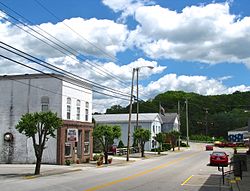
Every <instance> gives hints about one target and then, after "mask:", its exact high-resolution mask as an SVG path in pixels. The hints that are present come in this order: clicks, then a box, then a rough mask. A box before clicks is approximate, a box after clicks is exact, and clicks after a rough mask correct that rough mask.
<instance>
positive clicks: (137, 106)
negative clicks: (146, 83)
mask: <svg viewBox="0 0 250 191" xmlns="http://www.w3.org/2000/svg"><path fill="white" fill-rule="evenodd" d="M143 67H147V68H149V69H151V70H152V69H153V68H154V67H153V66H141V67H137V68H135V70H136V98H137V102H136V128H138V126H139V85H138V81H139V69H140V68H143Z"/></svg>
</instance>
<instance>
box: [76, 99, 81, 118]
mask: <svg viewBox="0 0 250 191" xmlns="http://www.w3.org/2000/svg"><path fill="white" fill-rule="evenodd" d="M80 115H81V101H80V100H79V99H78V100H76V119H77V120H80Z"/></svg>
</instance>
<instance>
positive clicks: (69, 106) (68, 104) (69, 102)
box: [67, 97, 71, 119]
mask: <svg viewBox="0 0 250 191" xmlns="http://www.w3.org/2000/svg"><path fill="white" fill-rule="evenodd" d="M70 115H71V98H70V97H68V98H67V119H70Z"/></svg>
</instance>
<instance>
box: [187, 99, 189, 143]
mask: <svg viewBox="0 0 250 191" xmlns="http://www.w3.org/2000/svg"><path fill="white" fill-rule="evenodd" d="M186 126H187V146H188V142H189V135H188V99H186Z"/></svg>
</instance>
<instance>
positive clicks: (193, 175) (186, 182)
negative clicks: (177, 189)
mask: <svg viewBox="0 0 250 191" xmlns="http://www.w3.org/2000/svg"><path fill="white" fill-rule="evenodd" d="M193 176H194V175H191V176H189V177H188V178H187V179H186V180H185V181H184V182H183V183H182V184H181V186H183V185H185V184H186V183H187V182H188V181H189V180H190V179H191V178H192V177H193Z"/></svg>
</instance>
